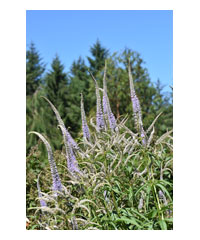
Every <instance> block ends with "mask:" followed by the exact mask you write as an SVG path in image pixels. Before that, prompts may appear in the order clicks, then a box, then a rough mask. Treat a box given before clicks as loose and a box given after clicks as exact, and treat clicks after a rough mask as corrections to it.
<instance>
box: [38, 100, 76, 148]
mask: <svg viewBox="0 0 200 240" xmlns="http://www.w3.org/2000/svg"><path fill="white" fill-rule="evenodd" d="M42 98H44V99H45V100H46V101H47V102H48V103H49V104H50V106H51V108H52V110H53V111H54V113H55V115H56V118H57V120H58V123H59V125H61V126H63V128H65V135H66V137H67V139H69V143H70V145H71V146H72V148H74V149H79V147H78V145H77V143H76V142H75V141H74V139H73V138H72V136H71V134H70V133H69V132H68V130H67V128H66V127H65V124H64V122H63V120H62V119H61V117H60V114H59V112H58V110H57V109H56V108H55V106H54V105H53V103H51V102H50V101H49V99H47V98H46V97H42Z"/></svg>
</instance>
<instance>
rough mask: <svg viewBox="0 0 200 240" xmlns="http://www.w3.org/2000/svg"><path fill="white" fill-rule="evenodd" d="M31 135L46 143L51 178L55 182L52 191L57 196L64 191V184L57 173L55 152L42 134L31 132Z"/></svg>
mask: <svg viewBox="0 0 200 240" xmlns="http://www.w3.org/2000/svg"><path fill="white" fill-rule="evenodd" d="M30 133H34V134H36V135H37V136H38V137H39V138H40V139H41V140H42V141H43V142H44V144H45V146H46V148H47V153H48V160H49V164H50V169H51V176H52V180H53V184H52V190H53V191H54V192H55V196H57V195H58V192H61V191H62V184H61V181H60V177H59V174H58V171H57V167H56V163H55V161H54V158H53V152H52V149H51V146H50V144H49V143H48V141H47V140H46V139H45V138H44V137H43V136H42V135H41V134H40V133H37V132H30Z"/></svg>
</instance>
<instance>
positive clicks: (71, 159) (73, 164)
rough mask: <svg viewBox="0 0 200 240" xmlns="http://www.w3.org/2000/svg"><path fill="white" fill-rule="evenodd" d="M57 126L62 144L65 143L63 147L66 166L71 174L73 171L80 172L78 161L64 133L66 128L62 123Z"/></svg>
mask: <svg viewBox="0 0 200 240" xmlns="http://www.w3.org/2000/svg"><path fill="white" fill-rule="evenodd" d="M59 127H60V129H61V131H62V134H63V139H64V144H65V149H66V159H67V167H68V169H69V171H70V172H71V173H72V174H74V172H78V173H80V174H81V171H80V170H79V167H78V162H77V160H76V157H75V155H74V152H73V149H72V146H71V144H70V142H69V139H68V138H67V136H66V133H65V131H66V129H65V128H64V127H63V126H62V125H59Z"/></svg>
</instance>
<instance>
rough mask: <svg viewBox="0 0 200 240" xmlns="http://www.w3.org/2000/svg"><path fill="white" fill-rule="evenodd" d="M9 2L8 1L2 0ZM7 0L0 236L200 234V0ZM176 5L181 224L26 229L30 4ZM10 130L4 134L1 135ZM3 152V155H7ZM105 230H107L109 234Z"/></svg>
mask: <svg viewBox="0 0 200 240" xmlns="http://www.w3.org/2000/svg"><path fill="white" fill-rule="evenodd" d="M2 2H3V1H2ZM2 2H1V6H0V10H1V14H0V22H1V44H0V47H1V51H0V52H1V94H0V98H1V99H0V100H1V106H2V108H1V110H3V113H2V115H1V123H0V126H1V163H3V164H1V174H0V175H1V176H0V177H1V197H0V199H1V205H0V206H1V218H0V221H1V222H0V226H1V229H2V230H3V233H2V232H1V235H4V236H6V238H5V237H4V238H5V239H15V238H18V237H19V238H23V237H25V238H27V239H34V240H35V239H36V238H37V239H38V238H39V239H41V238H42V237H43V238H45V239H46V238H48V239H53V238H55V237H56V236H57V235H59V237H64V238H73V239H76V238H80V239H89V238H93V239H94V238H95V239H96V238H102V237H105V238H112V239H113V238H116V237H118V238H123V237H131V238H139V239H141V238H142V239H144V238H145V239H162V240H164V239H171V238H174V239H176V238H181V239H188V238H190V239H196V238H197V237H194V236H199V233H198V227H199V170H200V164H199V163H200V158H199V154H198V149H199V142H200V141H199V126H200V121H199V120H200V119H199V114H198V112H199V103H200V101H199V98H198V97H199V95H200V94H199V89H200V88H199V81H200V80H199V72H197V71H198V69H199V56H200V54H199V43H200V38H199V34H198V32H199V24H198V23H199V22H200V19H199V15H200V14H199V7H198V5H197V3H198V1H194V0H190V1H184V0H182V1H175V0H174V1H170V0H168V1H165V2H164V1H152V0H151V1H149V0H146V1H142V0H140V1H132V2H131V3H130V1H127V0H123V1H108V0H106V1H105V0H102V1H101V3H100V1H98V3H99V4H98V5H97V4H96V2H97V1H86V0H84V1H75V0H73V1H66V0H65V1H59V0H57V1H50V0H49V1H44V0H43V1H41V0H40V1H38V0H35V1H9V0H7V1H4V3H2ZM42 9H43V10H61V9H62V10H65V9H66V10H67V9H71V10H78V9H79V10H84V9H85V10H86V9H87V10H88V9H90V10H91V9H93V10H96V9H99V10H104V9H108V10H109V9H110V10H126V9H127V10H174V67H173V70H174V77H173V79H174V138H175V142H174V147H175V153H174V159H175V161H174V170H175V174H174V175H175V178H174V198H175V199H174V212H175V217H174V230H173V231H98V232H96V231H67V232H65V231H53V232H51V233H50V232H49V231H26V230H25V223H24V220H25V187H24V183H25V178H26V177H25V104H26V100H25V48H26V40H25V36H26V35H25V10H42ZM2 133H3V134H2ZM2 153H3V154H2ZM103 235H105V236H103Z"/></svg>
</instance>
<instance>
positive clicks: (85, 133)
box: [81, 93, 90, 141]
mask: <svg viewBox="0 0 200 240" xmlns="http://www.w3.org/2000/svg"><path fill="white" fill-rule="evenodd" d="M81 119H82V130H83V137H84V138H85V139H86V140H88V141H90V130H89V127H88V125H87V121H86V117H85V110H84V103H83V94H82V93H81Z"/></svg>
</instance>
